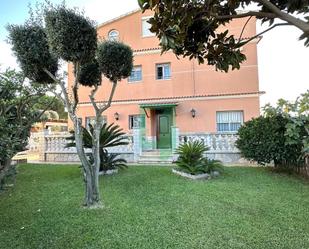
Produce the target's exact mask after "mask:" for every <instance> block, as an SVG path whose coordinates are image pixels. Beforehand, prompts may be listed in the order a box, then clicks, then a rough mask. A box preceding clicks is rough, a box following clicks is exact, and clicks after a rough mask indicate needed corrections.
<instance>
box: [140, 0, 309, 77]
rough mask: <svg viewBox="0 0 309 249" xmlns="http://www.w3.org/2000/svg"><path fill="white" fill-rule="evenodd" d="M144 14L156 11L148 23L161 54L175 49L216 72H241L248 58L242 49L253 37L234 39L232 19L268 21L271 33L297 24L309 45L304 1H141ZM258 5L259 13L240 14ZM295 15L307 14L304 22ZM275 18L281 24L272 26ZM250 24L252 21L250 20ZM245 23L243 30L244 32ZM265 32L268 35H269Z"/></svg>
mask: <svg viewBox="0 0 309 249" xmlns="http://www.w3.org/2000/svg"><path fill="white" fill-rule="evenodd" d="M138 3H139V5H140V7H141V9H142V10H143V11H145V10H153V11H154V12H155V14H154V17H153V18H151V19H150V20H149V23H150V24H151V31H152V32H154V33H156V35H157V36H158V38H159V39H160V45H161V47H162V51H163V52H165V51H168V50H170V49H171V50H172V51H173V52H174V53H175V54H176V55H177V56H179V55H182V56H184V57H186V56H188V57H189V58H190V59H192V58H197V59H198V61H199V63H204V60H206V61H207V63H208V64H209V65H215V67H216V69H218V70H223V71H225V72H227V71H228V70H229V68H230V67H231V68H232V69H235V68H237V69H239V67H240V63H242V62H243V61H244V60H245V59H246V57H245V55H244V54H243V53H242V52H241V51H240V48H241V47H242V46H243V45H245V44H246V43H248V42H250V41H251V40H252V39H253V38H256V37H258V36H259V35H261V34H263V33H261V34H258V35H257V36H254V37H251V38H244V39H242V34H243V32H241V35H240V36H239V37H235V36H234V35H232V34H230V33H229V31H228V30H224V29H226V28H225V27H224V26H225V25H227V24H228V23H229V22H230V21H231V20H233V19H237V18H243V17H248V18H251V17H256V18H258V19H261V20H262V22H269V24H270V26H271V27H270V28H269V29H267V30H266V31H269V30H271V29H273V28H275V27H277V26H282V25H294V26H295V27H297V28H299V29H300V30H302V31H303V34H302V36H301V37H300V39H305V45H306V46H309V32H308V30H309V16H308V14H309V2H308V1H301V0H296V1H295V0H274V1H268V0H259V1H253V0H241V1H225V0H212V1H208V0H201V1H195V0H177V1H176V0H172V1H171V0H138ZM253 3H257V6H256V9H257V10H256V11H247V12H245V11H244V12H239V10H240V8H245V7H247V6H249V5H251V4H253ZM293 14H303V15H305V18H304V20H303V19H299V18H296V17H295V16H293ZM275 19H281V20H282V21H284V22H282V23H277V24H273V23H274V20H275ZM248 21H249V19H248ZM245 27H246V24H245V25H244V27H243V29H245ZM266 31H265V32H266Z"/></svg>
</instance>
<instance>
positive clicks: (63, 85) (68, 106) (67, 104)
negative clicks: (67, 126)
mask: <svg viewBox="0 0 309 249" xmlns="http://www.w3.org/2000/svg"><path fill="white" fill-rule="evenodd" d="M43 70H44V72H45V73H47V75H48V76H49V77H50V78H51V79H52V80H53V81H54V82H55V83H57V84H59V85H60V88H61V92H62V93H63V96H64V99H63V98H62V97H60V99H62V100H64V103H65V105H66V107H67V109H68V113H69V115H70V116H71V114H72V113H73V112H72V111H73V109H72V105H71V102H70V99H69V95H68V92H67V90H66V87H65V83H64V82H63V81H61V80H59V79H57V78H56V77H55V76H54V75H53V74H52V73H51V72H49V71H48V70H47V69H46V68H44V69H43ZM55 94H56V93H55Z"/></svg>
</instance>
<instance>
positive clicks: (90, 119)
mask: <svg viewBox="0 0 309 249" xmlns="http://www.w3.org/2000/svg"><path fill="white" fill-rule="evenodd" d="M102 117H103V124H105V123H107V117H106V116H102ZM94 122H95V117H94V116H90V117H86V118H85V126H86V129H88V130H89V128H90V127H89V125H92V126H93V125H94Z"/></svg>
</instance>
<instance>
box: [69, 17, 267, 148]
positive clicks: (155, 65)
mask: <svg viewBox="0 0 309 249" xmlns="http://www.w3.org/2000/svg"><path fill="white" fill-rule="evenodd" d="M150 16H151V12H145V13H142V12H141V11H133V12H131V13H129V14H127V15H124V16H121V17H119V18H116V19H114V20H111V21H109V22H106V23H103V24H102V25H100V26H98V28H97V32H98V36H99V37H100V38H101V39H116V40H119V41H122V42H124V43H126V44H128V45H129V46H131V48H132V49H133V51H134V69H133V71H132V74H131V76H130V77H129V78H128V79H125V80H123V81H121V82H119V84H118V86H117V89H116V92H115V95H114V98H113V102H112V106H111V107H110V108H109V109H108V110H107V111H106V112H104V114H103V115H104V116H105V119H106V121H107V122H108V123H116V124H118V125H120V126H121V127H122V128H123V129H124V131H125V132H127V133H132V132H133V130H134V129H140V130H141V132H142V133H141V135H142V136H143V137H144V141H147V142H145V144H146V145H145V148H146V149H168V148H172V146H173V137H175V134H173V132H174V130H176V131H177V134H178V133H179V134H200V133H217V132H219V133H226V132H230V133H233V132H236V131H237V129H238V128H239V126H240V125H241V124H242V123H243V122H244V121H247V120H249V119H251V118H253V117H257V116H258V115H259V96H260V94H261V92H260V91H259V81H258V64H257V42H258V39H256V40H253V41H252V42H250V43H249V44H247V45H245V46H244V47H243V48H242V49H243V50H242V52H243V53H244V54H245V55H246V57H247V60H246V61H245V62H244V63H243V64H242V66H241V69H240V70H234V71H230V72H229V73H224V72H219V71H215V68H214V67H213V66H208V65H206V64H201V65H199V64H198V63H197V61H196V60H189V59H186V58H176V56H175V55H174V54H173V53H172V52H167V53H164V54H162V55H161V51H160V48H159V45H158V43H159V41H158V38H157V37H155V36H154V35H153V34H151V33H150V31H149V29H148V28H149V24H148V23H147V20H148V18H149V17H150ZM246 20H247V19H237V20H235V21H232V22H231V23H230V24H229V25H228V26H226V27H224V30H225V29H229V30H230V32H231V33H233V34H235V35H236V37H237V36H239V34H240V33H241V31H242V28H243V25H244V23H245V22H246ZM254 35H256V25H255V20H254V19H253V18H252V19H251V20H250V21H249V23H248V24H247V26H246V29H245V31H244V33H243V35H242V37H244V38H247V37H252V36H254ZM70 70H71V67H70V68H69V72H70ZM72 77H73V76H72V74H71V73H69V84H70V83H71V82H72ZM110 90H111V84H110V82H108V80H107V79H103V82H102V86H101V87H100V90H99V92H98V94H97V101H106V100H107V99H108V97H109V93H110ZM89 94H90V89H89V88H87V87H81V88H80V90H79V96H80V102H81V103H80V105H79V107H78V111H79V116H80V117H81V118H82V122H83V125H86V126H87V124H88V123H91V120H92V118H93V116H94V111H93V108H92V105H91V104H90V101H89Z"/></svg>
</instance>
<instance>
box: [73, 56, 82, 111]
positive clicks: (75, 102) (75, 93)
mask: <svg viewBox="0 0 309 249" xmlns="http://www.w3.org/2000/svg"><path fill="white" fill-rule="evenodd" d="M79 70H80V66H79V62H74V84H73V86H72V93H73V105H72V111H73V113H76V108H77V105H78V102H79V98H78V88H79V84H78V75H79Z"/></svg>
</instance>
